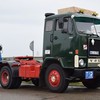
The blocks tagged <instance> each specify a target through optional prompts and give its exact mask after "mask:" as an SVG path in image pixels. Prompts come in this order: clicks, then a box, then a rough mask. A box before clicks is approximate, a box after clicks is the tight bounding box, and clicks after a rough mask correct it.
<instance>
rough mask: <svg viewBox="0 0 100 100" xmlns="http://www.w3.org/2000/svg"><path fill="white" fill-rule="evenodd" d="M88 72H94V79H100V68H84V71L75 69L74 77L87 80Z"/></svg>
mask: <svg viewBox="0 0 100 100" xmlns="http://www.w3.org/2000/svg"><path fill="white" fill-rule="evenodd" d="M86 72H93V79H94V78H96V77H100V68H84V69H74V73H73V77H75V78H80V79H85V78H86V75H85V73H86Z"/></svg>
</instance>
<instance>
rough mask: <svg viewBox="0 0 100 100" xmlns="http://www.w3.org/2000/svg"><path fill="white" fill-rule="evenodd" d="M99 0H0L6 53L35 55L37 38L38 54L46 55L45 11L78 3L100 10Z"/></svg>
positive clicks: (0, 30) (0, 25) (0, 40)
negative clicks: (43, 51) (33, 51)
mask: <svg viewBox="0 0 100 100" xmlns="http://www.w3.org/2000/svg"><path fill="white" fill-rule="evenodd" d="M99 4H100V1H99V0H0V44H2V46H3V56H4V57H8V56H10V57H11V56H19V55H20V56H25V55H32V52H31V51H30V49H29V44H30V42H31V41H33V40H34V42H35V55H36V56H41V55H42V46H43V29H44V18H45V17H44V14H45V13H46V12H54V13H57V9H59V8H65V7H71V6H77V7H82V8H86V9H90V10H94V11H97V12H98V13H99V14H100V5H99Z"/></svg>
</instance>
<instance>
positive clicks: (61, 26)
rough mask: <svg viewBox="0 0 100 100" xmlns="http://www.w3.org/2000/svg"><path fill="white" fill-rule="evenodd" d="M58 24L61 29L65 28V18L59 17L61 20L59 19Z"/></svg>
mask: <svg viewBox="0 0 100 100" xmlns="http://www.w3.org/2000/svg"><path fill="white" fill-rule="evenodd" d="M58 25H59V28H60V29H63V27H64V21H63V18H59V20H58Z"/></svg>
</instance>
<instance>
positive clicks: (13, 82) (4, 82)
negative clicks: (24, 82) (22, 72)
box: [0, 66, 21, 89]
mask: <svg viewBox="0 0 100 100" xmlns="http://www.w3.org/2000/svg"><path fill="white" fill-rule="evenodd" d="M7 78H8V79H7ZM0 83H1V86H2V87H3V88H4V89H13V88H18V87H19V86H20V84H21V81H19V78H13V76H12V71H11V69H10V68H9V67H8V66H5V67H3V68H2V69H1V71H0Z"/></svg>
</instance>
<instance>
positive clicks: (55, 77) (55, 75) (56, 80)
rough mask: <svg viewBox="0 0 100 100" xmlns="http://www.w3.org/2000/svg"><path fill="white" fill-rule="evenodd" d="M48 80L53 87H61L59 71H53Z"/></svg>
mask: <svg viewBox="0 0 100 100" xmlns="http://www.w3.org/2000/svg"><path fill="white" fill-rule="evenodd" d="M48 80H49V83H50V85H51V86H53V87H57V86H59V84H60V80H61V77H60V74H59V72H58V71H57V70H52V71H51V72H50V73H49V76H48Z"/></svg>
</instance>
